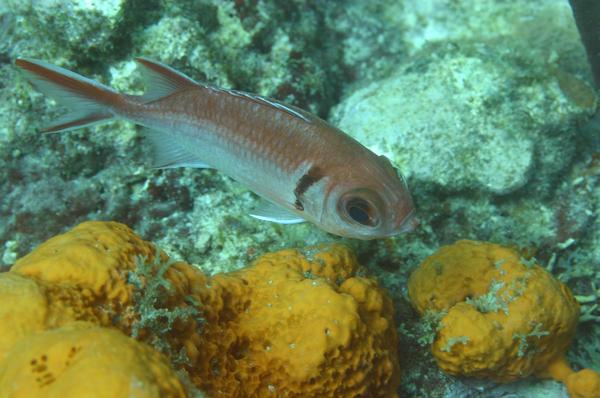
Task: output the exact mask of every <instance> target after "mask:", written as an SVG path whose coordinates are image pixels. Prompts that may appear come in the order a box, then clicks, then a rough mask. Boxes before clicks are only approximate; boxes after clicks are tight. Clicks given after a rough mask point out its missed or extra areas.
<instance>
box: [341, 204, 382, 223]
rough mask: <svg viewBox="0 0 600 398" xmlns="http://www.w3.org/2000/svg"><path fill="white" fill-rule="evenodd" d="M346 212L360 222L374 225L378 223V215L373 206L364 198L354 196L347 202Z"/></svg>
mask: <svg viewBox="0 0 600 398" xmlns="http://www.w3.org/2000/svg"><path fill="white" fill-rule="evenodd" d="M346 213H347V214H348V216H349V217H350V218H351V219H352V220H354V221H356V222H357V223H359V224H362V225H367V226H370V227H373V226H375V225H376V224H377V217H376V216H375V211H374V209H373V207H372V206H371V205H370V204H369V202H367V201H366V200H364V199H361V198H353V199H350V200H349V201H348V202H347V203H346Z"/></svg>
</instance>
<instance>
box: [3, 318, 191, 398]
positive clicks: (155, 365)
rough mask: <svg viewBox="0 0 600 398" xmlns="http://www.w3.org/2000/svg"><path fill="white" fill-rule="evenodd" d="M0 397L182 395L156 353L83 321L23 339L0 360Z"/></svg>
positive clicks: (156, 397)
mask: <svg viewBox="0 0 600 398" xmlns="http://www.w3.org/2000/svg"><path fill="white" fill-rule="evenodd" d="M0 396H1V397H10V398H21V397H22V398H38V397H39V398H52V397H57V398H58V397H60V398H71V397H72V398H81V397H96V398H104V397H106V398H115V397H137V398H176V397H185V393H184V390H183V387H182V386H181V383H180V382H179V380H178V379H177V376H176V375H175V373H174V372H173V370H171V368H170V366H169V364H168V362H167V361H166V359H165V358H164V357H162V356H161V355H160V354H159V353H158V352H156V351H155V350H153V349H152V348H150V347H148V346H146V345H145V344H143V343H139V342H137V341H135V340H133V339H131V338H129V337H127V336H125V335H124V334H122V333H120V332H118V331H116V330H110V329H106V328H101V327H97V326H94V325H92V324H85V323H72V324H70V325H69V326H65V327H63V328H59V329H54V330H51V331H44V332H39V333H34V334H30V335H28V336H27V337H26V338H24V339H22V340H20V341H19V342H18V343H17V344H15V345H14V346H13V347H12V349H11V350H10V351H9V352H8V353H7V354H6V358H5V360H4V361H1V362H0Z"/></svg>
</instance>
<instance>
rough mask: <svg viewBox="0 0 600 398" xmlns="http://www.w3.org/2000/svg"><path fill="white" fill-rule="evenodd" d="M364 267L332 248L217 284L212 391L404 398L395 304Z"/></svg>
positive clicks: (206, 350)
mask: <svg viewBox="0 0 600 398" xmlns="http://www.w3.org/2000/svg"><path fill="white" fill-rule="evenodd" d="M357 268H358V265H357V263H356V260H355V259H354V256H352V255H351V253H350V252H349V251H348V249H347V248H345V247H344V246H339V245H332V246H320V247H315V248H311V249H308V250H305V251H300V250H283V251H280V252H277V253H273V254H268V255H265V256H263V257H261V258H260V259H258V260H257V261H256V262H255V263H254V264H253V265H252V266H251V267H249V268H247V269H244V270H242V271H240V272H237V273H234V274H224V275H217V276H215V277H214V278H213V279H212V280H211V281H210V284H211V285H210V288H209V289H208V290H207V292H206V294H207V295H208V297H204V298H203V300H202V301H203V302H205V303H206V313H205V317H206V319H207V323H206V325H205V331H204V334H203V335H202V341H201V343H200V345H199V347H198V348H199V350H200V356H201V357H204V358H206V359H207V360H206V361H205V362H204V363H202V364H200V367H198V368H197V369H196V373H197V374H198V375H200V376H201V380H204V382H203V387H204V388H205V389H206V390H207V392H209V394H210V395H213V394H214V395H215V396H249V397H262V396H268V395H270V394H274V395H275V396H288V397H293V396H298V397H301V396H319V397H330V396H331V397H332V396H335V397H354V396H371V397H377V396H395V390H396V388H397V386H398V384H399V372H398V364H397V357H396V341H397V340H396V335H395V329H394V325H393V321H392V305H391V302H390V300H389V298H387V297H386V296H385V295H384V294H383V293H382V292H381V290H380V289H379V288H377V286H376V284H375V283H374V282H373V281H372V280H370V279H367V278H362V277H358V276H355V272H356V270H357ZM215 374H217V375H218V377H215V376H214V375H215Z"/></svg>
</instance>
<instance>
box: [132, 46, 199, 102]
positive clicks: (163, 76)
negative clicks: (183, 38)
mask: <svg viewBox="0 0 600 398" xmlns="http://www.w3.org/2000/svg"><path fill="white" fill-rule="evenodd" d="M135 61H136V62H137V63H138V65H139V66H141V67H142V73H143V75H144V79H145V80H146V85H147V91H146V93H145V94H144V95H143V96H142V100H143V101H144V102H151V101H154V100H157V99H159V98H162V97H166V96H168V95H171V94H173V93H174V92H177V91H180V90H183V89H185V88H189V87H194V86H198V83H197V82H196V81H194V79H192V78H191V77H189V76H186V75H184V74H183V73H181V72H179V71H177V70H175V69H173V68H171V67H170V66H167V65H165V64H162V63H160V62H158V61H153V60H151V59H148V58H144V57H139V58H136V59H135Z"/></svg>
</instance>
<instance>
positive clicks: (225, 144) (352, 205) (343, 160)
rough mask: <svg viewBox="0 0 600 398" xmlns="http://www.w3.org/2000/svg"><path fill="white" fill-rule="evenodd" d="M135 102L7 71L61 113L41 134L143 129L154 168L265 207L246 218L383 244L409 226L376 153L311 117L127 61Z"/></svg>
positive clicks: (398, 191)
mask: <svg viewBox="0 0 600 398" xmlns="http://www.w3.org/2000/svg"><path fill="white" fill-rule="evenodd" d="M135 60H136V62H137V64H138V66H139V67H140V68H141V70H142V73H143V76H144V78H145V80H146V87H147V90H146V92H145V93H144V94H143V95H128V94H122V93H119V92H117V91H115V90H113V89H112V88H110V87H107V86H105V85H103V84H101V83H99V82H97V81H94V80H92V79H88V78H86V77H84V76H81V75H79V74H77V73H74V72H71V71H69V70H67V69H64V68H61V67H59V66H56V65H52V64H50V63H47V62H45V61H41V60H36V59H31V58H17V59H16V61H15V65H16V66H17V67H18V68H19V69H20V70H21V71H22V73H24V75H25V77H26V78H27V79H28V80H29V82H30V83H31V84H32V85H33V86H34V88H36V89H37V90H38V91H41V92H42V93H44V94H46V95H48V96H50V97H53V98H54V99H55V100H56V101H57V102H58V103H59V104H60V105H63V106H65V107H66V108H67V109H69V110H70V111H69V112H68V113H67V114H66V115H64V116H63V117H62V118H60V119H59V120H57V121H56V122H55V123H54V124H53V125H51V126H48V127H46V128H44V129H43V130H42V132H64V131H70V130H74V129H79V128H83V127H89V126H92V125H96V124H99V123H104V122H108V121H111V120H115V119H124V120H127V121H130V122H133V123H135V124H138V125H141V126H143V127H144V135H145V136H146V138H147V141H148V142H149V144H150V145H151V146H152V153H153V155H154V156H153V167H157V168H174V167H194V168H214V169H217V170H218V171H220V172H221V173H223V174H225V175H227V176H229V177H231V178H233V179H234V180H236V181H238V182H239V183H241V184H242V185H244V186H245V187H247V188H248V189H250V190H251V191H253V192H255V193H256V194H257V195H259V196H260V197H262V198H263V199H264V201H263V202H262V204H261V205H259V206H258V207H257V208H255V209H253V210H252V211H251V212H250V215H251V216H252V217H254V218H256V219H260V220H265V221H272V222H277V223H281V224H294V223H298V222H304V221H308V222H311V223H313V224H314V225H316V226H317V227H319V228H321V229H323V230H325V231H327V232H329V233H331V234H334V235H338V236H341V237H346V238H354V239H361V240H370V239H381V238H387V237H391V236H394V235H397V234H399V233H403V232H409V231H412V230H414V229H415V227H416V226H417V225H418V220H417V218H416V216H415V206H414V203H413V199H412V196H411V194H410V191H409V189H408V186H407V184H406V181H405V179H404V178H403V177H402V175H401V174H400V173H399V172H398V170H397V169H396V168H395V167H394V166H393V165H392V163H391V161H390V160H389V159H388V158H386V157H385V156H383V155H377V154H375V153H374V152H372V151H371V150H369V149H368V148H366V147H365V146H363V145H362V144H360V143H359V142H358V141H356V140H355V139H354V138H352V137H350V136H349V135H347V134H346V133H344V132H343V131H341V130H340V129H338V128H336V127H334V126H333V125H331V124H329V123H328V122H326V121H324V120H323V119H321V118H319V117H318V116H316V115H313V114H311V113H309V112H307V111H304V110H302V109H300V108H298V107H295V106H292V105H286V104H285V103H283V102H280V101H278V100H275V99H271V98H267V97H263V96H260V95H256V94H252V93H248V92H244V91H238V90H233V89H224V88H218V87H214V86H211V85H207V84H203V83H199V82H197V81H195V80H193V79H192V78H190V77H188V76H186V75H185V74H183V73H182V72H179V71H177V70H175V69H174V68H171V67H169V66H167V65H165V64H162V63H160V62H157V61H154V60H151V59H149V58H145V57H140V58H136V59H135Z"/></svg>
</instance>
